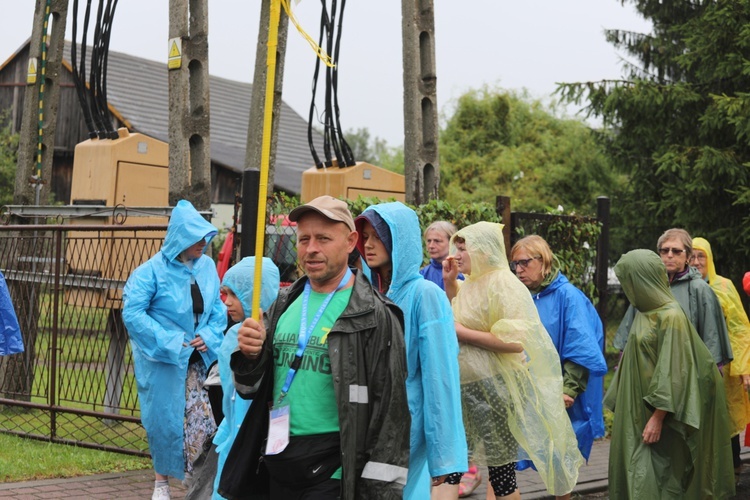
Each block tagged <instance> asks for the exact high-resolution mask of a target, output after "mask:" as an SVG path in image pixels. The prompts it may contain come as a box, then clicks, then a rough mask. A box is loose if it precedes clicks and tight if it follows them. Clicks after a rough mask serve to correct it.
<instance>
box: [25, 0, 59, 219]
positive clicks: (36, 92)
mask: <svg viewBox="0 0 750 500" xmlns="http://www.w3.org/2000/svg"><path fill="white" fill-rule="evenodd" d="M47 4H48V2H47V0H37V2H36V8H35V10H34V26H33V28H32V30H31V42H30V43H29V71H28V73H29V74H28V77H27V83H28V85H27V87H26V91H25V93H24V98H23V115H22V118H21V130H20V131H19V144H18V167H17V168H16V182H15V186H14V190H13V203H14V204H15V205H37V204H41V205H46V204H47V201H48V197H49V192H50V181H51V179H52V160H53V156H54V151H55V129H56V128H57V108H58V105H59V103H60V81H59V79H60V65H61V63H62V58H63V44H64V42H65V22H66V20H67V18H68V0H50V1H49V6H48V5H47ZM48 9H49V10H48ZM53 19H54V22H52V20H53ZM50 22H52V27H51V30H48V28H49V23H50ZM43 36H44V41H43V40H42V37H43ZM40 102H41V106H40ZM64 201H67V200H64Z"/></svg>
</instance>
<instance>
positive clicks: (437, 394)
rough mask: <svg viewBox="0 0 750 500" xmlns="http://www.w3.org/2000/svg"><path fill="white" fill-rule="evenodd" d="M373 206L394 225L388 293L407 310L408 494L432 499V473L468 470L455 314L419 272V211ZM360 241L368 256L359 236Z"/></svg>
mask: <svg viewBox="0 0 750 500" xmlns="http://www.w3.org/2000/svg"><path fill="white" fill-rule="evenodd" d="M369 211H374V212H376V213H377V214H379V215H380V216H381V217H382V219H383V220H384V221H385V222H386V223H387V224H388V227H389V228H390V231H391V236H392V242H393V250H392V253H391V262H392V265H393V272H392V275H393V278H392V281H391V284H390V287H389V289H388V292H387V293H386V295H387V296H388V298H390V299H391V300H392V301H393V302H395V303H396V305H398V306H399V307H400V308H401V310H402V311H403V312H404V325H405V327H404V336H405V340H406V364H407V369H408V378H407V379H406V394H407V397H408V399H409V412H410V413H411V434H410V448H411V451H410V456H409V474H408V477H407V480H406V486H405V488H404V498H406V499H423V498H424V499H429V498H430V477H437V476H442V475H444V474H449V473H453V472H465V471H466V470H468V460H467V447H466V434H465V431H464V426H463V420H462V416H461V393H460V380H459V373H458V340H457V339H456V330H455V328H454V326H453V313H452V312H451V308H450V303H449V302H448V298H447V296H446V295H445V292H443V291H442V290H441V289H440V288H439V287H438V286H437V285H435V284H434V283H432V282H430V281H427V280H425V279H424V278H422V276H421V275H420V274H419V266H420V264H421V262H422V233H421V230H420V227H419V220H418V219H417V214H416V213H414V211H413V210H411V209H409V208H408V207H406V206H405V205H404V204H402V203H398V202H396V203H384V204H381V205H375V206H372V207H370V208H368V209H367V210H366V211H365V212H363V215H365V216H366V214H367V212H369ZM357 246H358V249H359V250H360V253H362V255H364V251H363V247H362V240H361V239H360V241H359V242H358V244H357ZM373 272H374V271H373Z"/></svg>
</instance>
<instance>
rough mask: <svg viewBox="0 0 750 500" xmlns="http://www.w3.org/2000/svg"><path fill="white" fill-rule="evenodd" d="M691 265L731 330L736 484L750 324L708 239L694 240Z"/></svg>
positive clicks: (749, 372)
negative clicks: (720, 271)
mask: <svg viewBox="0 0 750 500" xmlns="http://www.w3.org/2000/svg"><path fill="white" fill-rule="evenodd" d="M691 264H692V265H693V266H695V268H696V269H698V271H700V273H701V275H702V276H703V279H704V280H706V281H707V282H708V284H709V285H710V286H711V289H712V290H713V291H714V293H715V294H716V296H717V297H718V298H719V304H721V309H722V311H723V312H724V317H725V318H726V322H727V329H728V330H729V341H730V342H731V343H732V352H733V353H734V360H733V361H732V362H731V363H729V364H728V365H727V366H725V367H724V389H725V391H726V394H727V404H728V406H729V418H730V424H731V427H730V431H731V433H732V459H733V461H734V479H735V482H737V481H738V480H739V475H740V469H741V468H742V462H741V461H740V433H741V432H742V431H743V430H744V429H745V426H746V425H747V424H748V423H750V400H749V399H748V396H747V391H748V390H750V321H749V320H748V318H747V313H745V308H744V306H743V305H742V300H741V299H740V294H739V293H737V289H736V288H735V287H734V284H733V283H732V281H731V280H729V279H727V278H724V277H723V276H719V275H718V274H716V267H715V266H714V254H713V252H712V251H711V244H710V243H709V242H708V241H707V240H706V239H704V238H695V239H693V255H692V257H691Z"/></svg>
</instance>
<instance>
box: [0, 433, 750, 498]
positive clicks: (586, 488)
mask: <svg viewBox="0 0 750 500" xmlns="http://www.w3.org/2000/svg"><path fill="white" fill-rule="evenodd" d="M741 457H742V460H743V462H745V463H750V448H744V447H743V448H742V455H741ZM608 459H609V441H608V440H601V441H596V442H595V443H594V447H593V449H592V450H591V457H590V458H589V463H588V465H584V466H583V467H581V469H580V472H579V476H578V484H577V486H576V488H575V490H573V491H574V494H573V498H576V497H579V498H580V497H581V496H584V497H585V496H586V495H589V494H593V493H596V492H601V491H606V489H607V462H608ZM746 473H747V474H748V475H749V476H750V467H748V466H747V465H746V466H745V470H744V471H743V476H744V475H745V474H746ZM482 474H483V480H482V485H481V486H480V487H479V488H477V490H476V491H475V492H474V493H473V494H472V495H471V496H469V497H467V498H470V499H474V500H479V499H484V498H485V495H486V491H487V490H486V488H487V471H486V470H483V471H482ZM748 482H750V480H749V481H748ZM170 485H171V487H172V498H174V499H180V498H184V496H185V492H186V489H185V488H184V487H183V486H182V485H181V484H180V482H179V481H177V480H174V479H173V480H172V481H171V482H170ZM518 486H519V488H520V489H521V495H522V497H523V498H524V500H532V499H538V498H551V497H550V496H549V494H548V493H547V490H546V489H545V487H544V484H543V483H542V481H541V479H540V477H539V475H538V474H537V473H536V472H535V471H533V470H531V469H529V470H525V471H523V472H520V473H518ZM153 489H154V475H153V472H152V471H150V470H147V471H132V472H123V473H112V474H98V475H95V476H84V477H77V478H69V479H46V480H41V481H25V482H20V483H5V484H0V499H3V500H5V499H14V500H35V499H41V498H76V499H116V500H136V499H138V500H143V499H149V498H151V493H152V491H153ZM605 497H606V496H605Z"/></svg>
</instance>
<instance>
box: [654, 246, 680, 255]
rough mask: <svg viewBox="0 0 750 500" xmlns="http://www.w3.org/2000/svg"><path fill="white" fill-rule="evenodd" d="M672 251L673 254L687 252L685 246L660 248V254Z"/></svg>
mask: <svg viewBox="0 0 750 500" xmlns="http://www.w3.org/2000/svg"><path fill="white" fill-rule="evenodd" d="M670 252H671V253H672V255H682V254H683V253H685V249H684V248H669V247H667V248H660V249H659V255H667V254H668V253H670Z"/></svg>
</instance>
